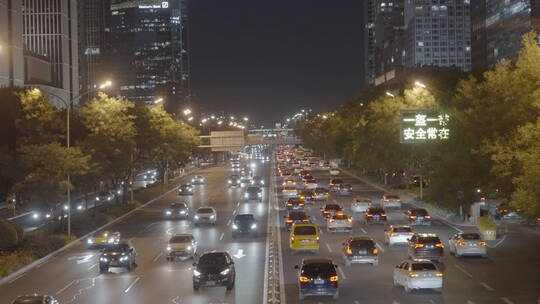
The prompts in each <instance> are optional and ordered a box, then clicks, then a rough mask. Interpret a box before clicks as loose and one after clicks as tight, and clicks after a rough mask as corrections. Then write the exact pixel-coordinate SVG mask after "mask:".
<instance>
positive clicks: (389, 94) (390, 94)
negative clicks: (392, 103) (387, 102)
mask: <svg viewBox="0 0 540 304" xmlns="http://www.w3.org/2000/svg"><path fill="white" fill-rule="evenodd" d="M386 96H390V97H392V98H395V97H396V95H394V94H392V93H390V92H386Z"/></svg>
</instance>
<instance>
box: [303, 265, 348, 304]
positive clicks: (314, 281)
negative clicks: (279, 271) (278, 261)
mask: <svg viewBox="0 0 540 304" xmlns="http://www.w3.org/2000/svg"><path fill="white" fill-rule="evenodd" d="M294 268H295V269H297V270H298V298H299V299H300V300H303V299H304V298H305V297H306V296H332V298H334V299H336V300H337V299H338V298H339V289H338V281H339V277H338V275H337V265H335V264H334V263H333V262H332V260H331V259H327V258H313V259H304V260H303V261H302V265H301V266H298V265H297V266H294Z"/></svg>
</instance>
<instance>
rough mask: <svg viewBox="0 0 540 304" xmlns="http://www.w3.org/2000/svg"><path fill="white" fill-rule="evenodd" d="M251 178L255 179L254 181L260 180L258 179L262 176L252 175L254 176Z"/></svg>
mask: <svg viewBox="0 0 540 304" xmlns="http://www.w3.org/2000/svg"><path fill="white" fill-rule="evenodd" d="M253 180H255V181H260V180H262V178H261V177H260V176H254V177H253Z"/></svg>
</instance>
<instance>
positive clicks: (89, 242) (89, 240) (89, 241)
mask: <svg viewBox="0 0 540 304" xmlns="http://www.w3.org/2000/svg"><path fill="white" fill-rule="evenodd" d="M86 242H87V243H88V244H93V243H94V241H92V239H88V240H87V241H86Z"/></svg>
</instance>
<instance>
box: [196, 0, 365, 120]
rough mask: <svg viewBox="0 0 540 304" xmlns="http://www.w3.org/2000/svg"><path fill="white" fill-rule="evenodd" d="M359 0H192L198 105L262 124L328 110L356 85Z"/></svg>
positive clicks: (359, 59)
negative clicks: (303, 110) (305, 109)
mask: <svg viewBox="0 0 540 304" xmlns="http://www.w3.org/2000/svg"><path fill="white" fill-rule="evenodd" d="M361 2H362V0H339V1H330V0H271V1H270V0H191V1H190V4H189V5H190V19H191V20H190V26H191V30H190V35H191V36H190V42H191V73H192V91H193V95H194V97H193V101H194V104H198V106H196V108H197V110H198V111H204V112H212V111H220V110H225V111H227V112H236V113H238V114H244V113H245V114H247V115H249V116H250V117H252V118H253V121H257V122H259V123H261V124H267V126H268V125H269V124H270V123H273V122H277V121H281V120H282V119H283V117H285V116H287V115H290V114H291V113H293V112H297V111H299V109H301V108H303V107H310V108H313V110H314V111H320V110H324V109H333V108H335V107H336V106H337V105H339V104H341V103H343V102H345V101H347V100H348V99H350V98H352V97H354V96H355V95H357V94H358V92H359V91H360V90H361V85H362V57H363V54H362V30H363V23H362V3H361Z"/></svg>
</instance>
